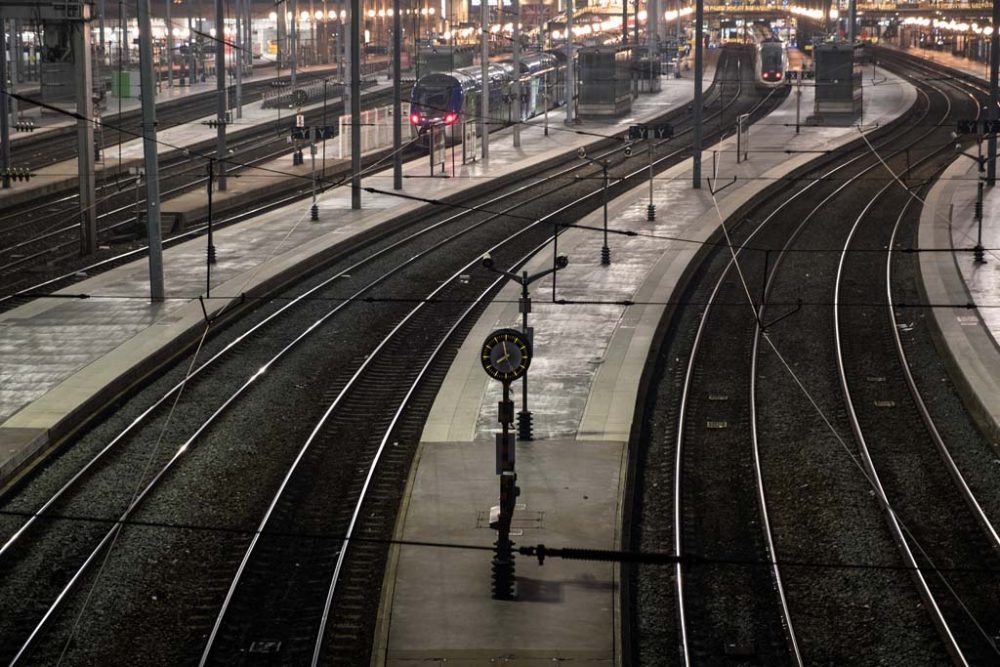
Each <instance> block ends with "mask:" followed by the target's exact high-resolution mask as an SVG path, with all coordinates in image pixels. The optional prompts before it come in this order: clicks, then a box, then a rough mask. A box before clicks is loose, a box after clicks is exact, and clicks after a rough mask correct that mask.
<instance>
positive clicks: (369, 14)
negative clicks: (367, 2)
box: [368, 9, 375, 19]
mask: <svg viewBox="0 0 1000 667" xmlns="http://www.w3.org/2000/svg"><path fill="white" fill-rule="evenodd" d="M368 18H370V19H373V18H375V10H374V9H369V10H368Z"/></svg>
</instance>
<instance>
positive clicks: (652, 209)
mask: <svg viewBox="0 0 1000 667" xmlns="http://www.w3.org/2000/svg"><path fill="white" fill-rule="evenodd" d="M654 220H656V204H650V205H649V206H647V207H646V221H647V222H653V221H654Z"/></svg>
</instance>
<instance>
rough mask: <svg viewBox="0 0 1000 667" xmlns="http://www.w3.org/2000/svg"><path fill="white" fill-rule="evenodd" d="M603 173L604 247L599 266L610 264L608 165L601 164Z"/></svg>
mask: <svg viewBox="0 0 1000 667" xmlns="http://www.w3.org/2000/svg"><path fill="white" fill-rule="evenodd" d="M601 169H602V170H603V171H604V247H603V248H601V264H602V265H603V266H607V265H609V264H611V248H609V247H608V165H607V164H606V163H605V164H602V165H601Z"/></svg>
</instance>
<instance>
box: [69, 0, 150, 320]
mask: <svg viewBox="0 0 1000 667" xmlns="http://www.w3.org/2000/svg"><path fill="white" fill-rule="evenodd" d="M149 3H150V0H139V83H140V86H141V89H142V155H143V159H144V161H145V166H146V234H147V236H148V237H149V239H148V240H149V298H150V300H151V301H163V296H164V294H163V248H162V243H161V240H160V168H159V161H158V156H157V148H158V145H157V143H156V103H155V101H154V99H153V31H152V26H151V22H150V19H149ZM84 25H86V24H84ZM88 37H89V35H88ZM86 43H87V44H89V43H90V40H87V42H86ZM88 50H89V49H88ZM87 64H88V65H89V63H87ZM87 71H88V72H89V71H90V67H89V66H88V67H87ZM87 92H88V95H87V97H90V95H89V92H90V89H89V87H88V89H87ZM88 125H89V123H88ZM91 139H93V132H91ZM84 153H91V154H92V153H93V151H89V150H88V151H84V150H81V151H80V160H81V165H80V166H81V170H82V168H83V164H82V161H83V157H84ZM81 175H82V171H81ZM91 178H93V175H91ZM95 222H96V216H95Z"/></svg>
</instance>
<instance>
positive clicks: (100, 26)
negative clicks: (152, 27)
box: [97, 0, 172, 66]
mask: <svg viewBox="0 0 1000 667" xmlns="http://www.w3.org/2000/svg"><path fill="white" fill-rule="evenodd" d="M171 1H172V0H167V2H168V3H169V2H171ZM97 12H98V16H97V41H98V42H99V43H100V44H99V45H100V47H101V48H100V49H99V50H98V53H100V54H101V66H104V58H105V57H107V55H108V43H107V42H106V41H104V17H105V16H106V15H107V9H106V8H105V6H104V0H100V1H99V2H98V3H97Z"/></svg>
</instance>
